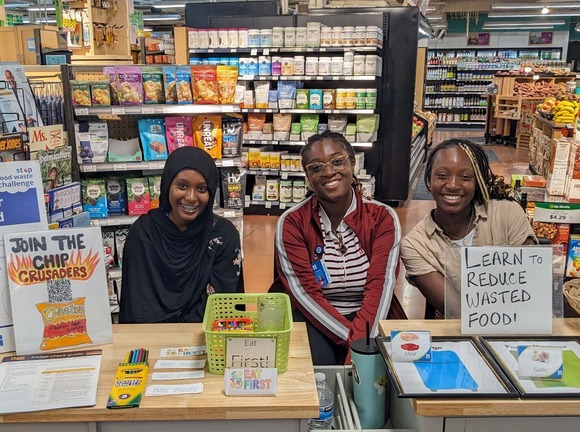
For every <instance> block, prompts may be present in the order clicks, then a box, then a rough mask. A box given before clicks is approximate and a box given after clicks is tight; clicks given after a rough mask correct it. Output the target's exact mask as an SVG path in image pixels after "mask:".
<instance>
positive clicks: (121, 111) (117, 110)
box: [111, 108, 125, 115]
mask: <svg viewBox="0 0 580 432" xmlns="http://www.w3.org/2000/svg"><path fill="white" fill-rule="evenodd" d="M111 114H113V115H125V108H111Z"/></svg>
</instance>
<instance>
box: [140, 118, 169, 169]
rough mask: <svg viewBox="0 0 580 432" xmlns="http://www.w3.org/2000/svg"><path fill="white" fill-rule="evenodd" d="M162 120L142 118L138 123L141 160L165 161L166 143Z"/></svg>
mask: <svg viewBox="0 0 580 432" xmlns="http://www.w3.org/2000/svg"><path fill="white" fill-rule="evenodd" d="M163 123H164V122H163V119H153V118H142V119H139V121H138V127H139V137H140V139H141V147H142V148H143V160H146V161H150V160H165V159H167V156H168V152H167V143H166V141H165V126H164V124H163Z"/></svg>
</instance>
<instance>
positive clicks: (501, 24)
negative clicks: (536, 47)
mask: <svg viewBox="0 0 580 432" xmlns="http://www.w3.org/2000/svg"><path fill="white" fill-rule="evenodd" d="M565 24H566V21H545V22H544V21H542V22H540V21H538V22H525V23H522V22H520V21H516V22H514V21H506V22H492V23H491V22H486V23H484V24H483V25H484V26H487V27H507V26H514V27H520V26H522V25H525V26H546V25H550V26H559V25H565Z"/></svg>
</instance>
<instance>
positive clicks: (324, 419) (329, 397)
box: [308, 372, 334, 430]
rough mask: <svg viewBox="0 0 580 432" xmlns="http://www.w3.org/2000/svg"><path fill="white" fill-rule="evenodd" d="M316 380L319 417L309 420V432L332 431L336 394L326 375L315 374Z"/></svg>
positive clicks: (321, 373)
mask: <svg viewBox="0 0 580 432" xmlns="http://www.w3.org/2000/svg"><path fill="white" fill-rule="evenodd" d="M314 378H315V379H316V391H317V392H318V403H319V405H320V408H319V416H318V418H313V419H310V420H308V429H309V430H327V429H332V417H333V415H334V394H333V393H332V390H330V387H328V384H327V383H326V375H325V374H324V373H323V372H317V373H315V374H314Z"/></svg>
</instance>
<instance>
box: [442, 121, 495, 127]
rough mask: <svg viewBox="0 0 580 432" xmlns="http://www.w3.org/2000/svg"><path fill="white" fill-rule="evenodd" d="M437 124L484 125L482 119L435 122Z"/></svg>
mask: <svg viewBox="0 0 580 432" xmlns="http://www.w3.org/2000/svg"><path fill="white" fill-rule="evenodd" d="M437 124H438V125H481V126H483V125H485V122H484V121H468V122H440V121H438V122H437Z"/></svg>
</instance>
